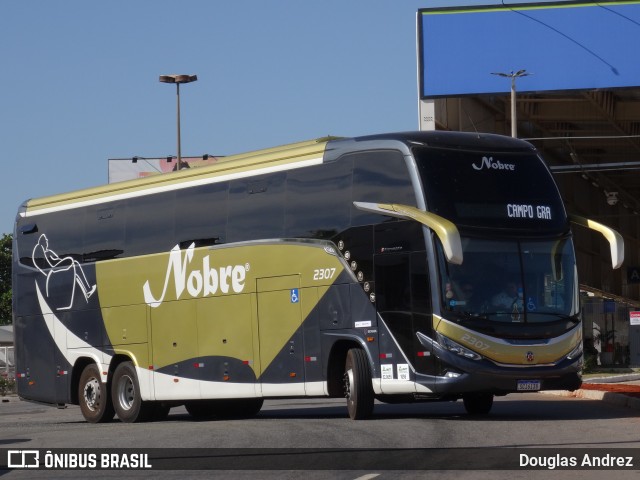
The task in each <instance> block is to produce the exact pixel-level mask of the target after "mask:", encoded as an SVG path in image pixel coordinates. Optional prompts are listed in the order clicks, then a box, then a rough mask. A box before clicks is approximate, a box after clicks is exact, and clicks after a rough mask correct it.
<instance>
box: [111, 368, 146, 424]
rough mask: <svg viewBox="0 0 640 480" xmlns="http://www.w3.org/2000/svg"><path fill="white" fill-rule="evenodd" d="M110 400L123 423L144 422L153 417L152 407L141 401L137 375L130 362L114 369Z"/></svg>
mask: <svg viewBox="0 0 640 480" xmlns="http://www.w3.org/2000/svg"><path fill="white" fill-rule="evenodd" d="M111 399H112V400H113V406H114V408H115V411H116V414H117V415H118V418H119V419H120V420H122V421H123V422H126V423H133V422H146V421H147V420H149V419H150V418H151V416H152V415H153V410H154V405H153V404H152V403H151V402H143V401H142V397H141V395H140V384H139V382H138V375H137V374H136V369H135V367H134V366H133V363H132V362H123V363H121V364H120V365H118V366H117V367H116V370H115V372H114V373H113V380H112V386H111Z"/></svg>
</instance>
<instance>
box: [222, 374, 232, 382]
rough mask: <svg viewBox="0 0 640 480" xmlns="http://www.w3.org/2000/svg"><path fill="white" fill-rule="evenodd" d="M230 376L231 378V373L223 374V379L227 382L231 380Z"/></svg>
mask: <svg viewBox="0 0 640 480" xmlns="http://www.w3.org/2000/svg"><path fill="white" fill-rule="evenodd" d="M230 378H231V377H230V376H229V375H223V376H222V379H223V380H224V381H225V382H227V381H229V379H230Z"/></svg>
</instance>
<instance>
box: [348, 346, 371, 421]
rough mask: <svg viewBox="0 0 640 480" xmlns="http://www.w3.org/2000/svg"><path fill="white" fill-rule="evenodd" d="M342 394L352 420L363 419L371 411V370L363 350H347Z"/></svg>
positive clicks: (369, 414) (368, 415) (367, 416)
mask: <svg viewBox="0 0 640 480" xmlns="http://www.w3.org/2000/svg"><path fill="white" fill-rule="evenodd" d="M343 379H344V396H345V397H346V399H347V410H348V411H349V417H350V418H351V419H352V420H364V419H366V418H369V417H370V416H371V414H372V413H373V399H374V396H373V388H372V387H371V370H370V369H369V362H368V361H367V355H366V353H365V352H364V350H362V349H360V348H352V349H351V350H349V351H348V352H347V360H346V362H345V367H344V377H343Z"/></svg>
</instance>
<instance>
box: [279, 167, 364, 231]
mask: <svg viewBox="0 0 640 480" xmlns="http://www.w3.org/2000/svg"><path fill="white" fill-rule="evenodd" d="M351 173H352V172H351V162H349V161H342V160H340V161H338V162H334V163H329V164H323V165H319V166H317V167H309V168H301V169H297V170H291V171H290V172H288V175H287V205H286V220H285V222H286V223H285V232H286V236H287V237H312V238H332V237H333V236H334V235H336V233H338V232H341V231H343V230H345V229H346V228H347V227H348V225H349V213H350V211H351V207H350V203H351Z"/></svg>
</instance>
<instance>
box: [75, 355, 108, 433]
mask: <svg viewBox="0 0 640 480" xmlns="http://www.w3.org/2000/svg"><path fill="white" fill-rule="evenodd" d="M78 403H79V404H80V411H81V412H82V415H83V416H84V418H85V419H86V420H87V422H90V423H103V422H109V421H111V420H113V415H114V414H115V410H114V409H113V403H112V402H111V398H110V395H109V390H108V388H107V385H106V384H105V383H103V382H102V380H101V379H100V369H99V368H98V366H97V365H96V364H95V363H90V364H89V365H87V366H86V367H84V370H82V374H81V375H80V384H79V385H78Z"/></svg>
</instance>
